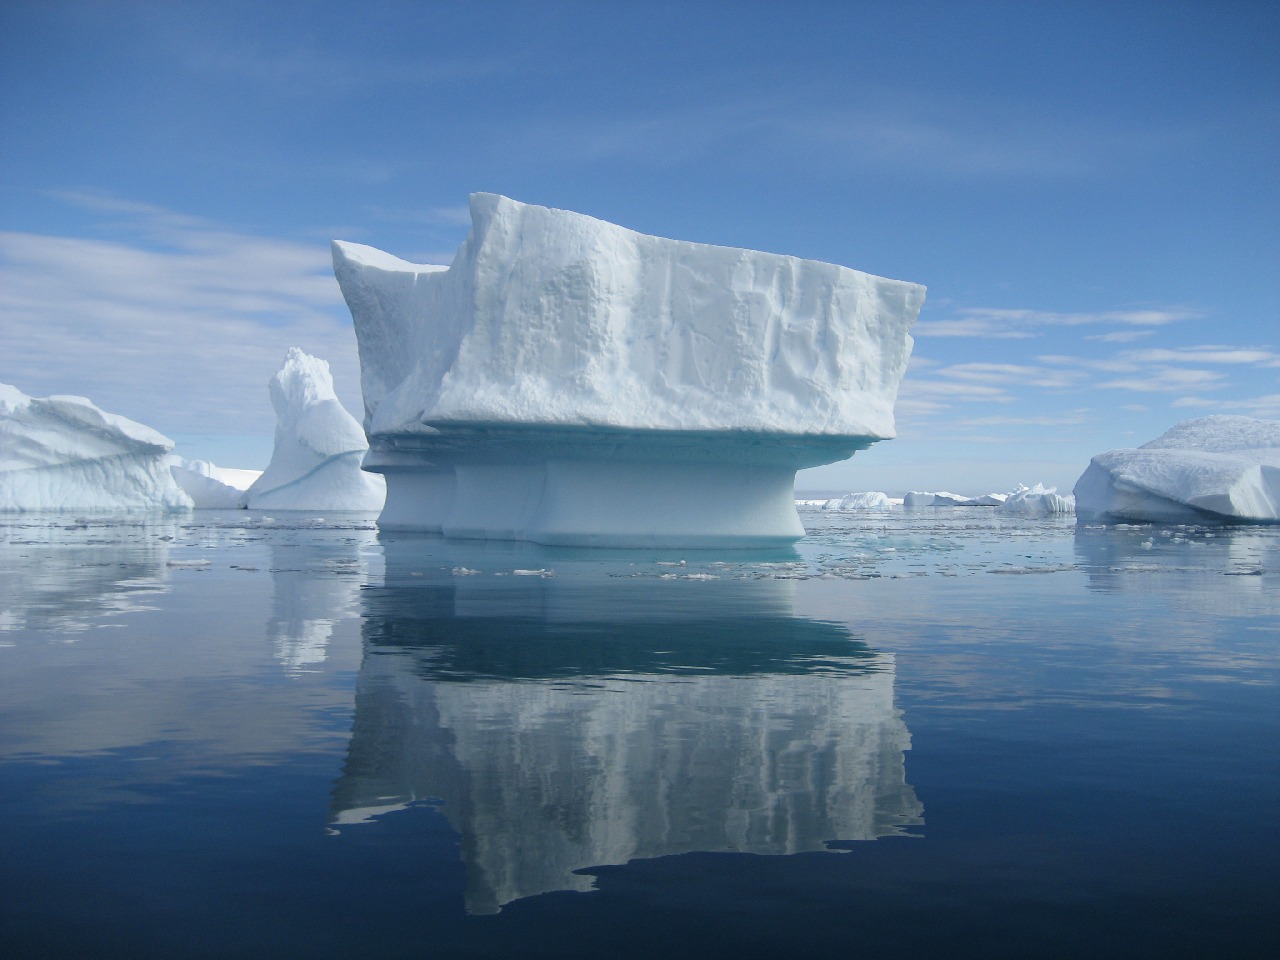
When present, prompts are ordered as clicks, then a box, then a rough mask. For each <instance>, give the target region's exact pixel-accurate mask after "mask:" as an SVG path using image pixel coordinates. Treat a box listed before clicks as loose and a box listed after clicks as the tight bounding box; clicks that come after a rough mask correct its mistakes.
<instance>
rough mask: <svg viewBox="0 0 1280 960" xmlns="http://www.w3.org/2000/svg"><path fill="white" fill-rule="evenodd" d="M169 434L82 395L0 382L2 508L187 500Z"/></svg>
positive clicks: (151, 505)
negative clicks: (171, 458)
mask: <svg viewBox="0 0 1280 960" xmlns="http://www.w3.org/2000/svg"><path fill="white" fill-rule="evenodd" d="M172 450H173V441H172V440H169V439H168V438H167V437H164V436H161V435H160V434H159V433H157V432H156V431H155V430H152V429H151V428H150V427H146V426H143V425H142V424H140V423H136V422H134V421H133V420H129V419H127V418H126V417H121V416H118V415H116V414H113V413H106V412H105V411H103V410H99V409H98V408H97V407H96V406H94V405H93V404H92V403H90V402H89V401H88V400H86V399H85V398H84V397H70V396H55V397H45V398H43V399H40V398H36V397H28V396H27V395H26V394H24V393H23V392H22V391H21V390H18V389H17V388H16V387H12V386H9V385H8V384H0V510H86V511H98V510H101V511H114V510H165V511H178V510H186V509H189V508H190V507H191V498H190V497H188V496H187V495H186V494H185V493H183V492H182V490H181V488H179V486H178V485H177V483H175V482H174V479H173V475H172V474H171V473H170V472H169V465H168V463H167V460H166V458H167V457H168V455H169V453H170V451H172Z"/></svg>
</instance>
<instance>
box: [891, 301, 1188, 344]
mask: <svg viewBox="0 0 1280 960" xmlns="http://www.w3.org/2000/svg"><path fill="white" fill-rule="evenodd" d="M957 314H958V316H956V317H953V318H951V319H947V320H921V321H919V322H917V323H916V325H915V326H914V327H912V328H911V333H912V335H913V336H917V337H984V338H994V339H1003V340H1022V339H1027V338H1030V337H1036V336H1039V335H1040V334H1041V333H1043V332H1044V331H1045V330H1046V329H1049V328H1052V327H1080V326H1087V325H1092V324H1110V325H1113V326H1119V327H1133V328H1138V329H1139V330H1140V331H1142V332H1145V331H1146V330H1147V329H1150V328H1156V327H1162V326H1166V325H1167V324H1171V323H1177V322H1179V321H1182V320H1192V319H1196V318H1198V317H1199V316H1201V314H1200V313H1199V312H1198V311H1196V310H1192V309H1190V308H1187V307H1167V308H1163V309H1144V310H1107V311H1101V312H1096V313H1055V312H1052V311H1048V310H1018V309H1014V310H1007V309H993V308H987V307H970V308H965V309H961V310H958V311H957ZM1122 333H1125V334H1127V333H1128V331H1122ZM1138 335H1142V333H1139V334H1138Z"/></svg>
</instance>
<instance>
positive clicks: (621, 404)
mask: <svg viewBox="0 0 1280 960" xmlns="http://www.w3.org/2000/svg"><path fill="white" fill-rule="evenodd" d="M471 218H472V228H471V233H470V234H469V235H468V237H467V239H466V241H465V242H464V243H463V245H462V247H461V248H460V249H459V251H458V253H457V255H456V256H455V258H454V261H453V264H452V265H451V266H450V267H449V268H447V269H444V268H440V267H431V266H420V265H415V264H411V263H406V262H404V261H402V260H399V259H397V258H395V257H393V256H391V255H389V254H386V253H383V252H381V251H379V250H375V249H373V248H371V247H366V246H362V245H359V244H353V243H344V242H341V241H335V242H334V244H333V259H334V271H335V273H336V275H337V278H338V282H339V284H340V285H341V287H342V292H343V296H344V297H345V298H346V301H347V304H348V305H349V307H350V308H351V313H352V316H353V318H354V320H355V328H356V337H357V341H358V343H359V348H360V365H361V385H362V388H363V392H364V405H365V410H364V426H365V430H366V432H367V434H368V436H369V442H370V452H369V455H368V457H367V458H366V460H365V467H366V469H371V470H376V471H378V472H380V473H383V474H384V475H385V476H386V477H387V483H388V489H387V503H386V507H385V509H384V511H383V514H382V517H381V519H380V523H381V525H382V526H384V527H388V528H401V529H421V530H430V531H437V532H443V533H444V534H445V535H448V536H460V537H479V538H504V539H524V540H533V541H537V542H541V543H548V544H599V545H634V546H699V545H705V546H711V545H751V544H761V543H771V542H780V541H790V540H794V539H796V538H798V537H800V536H802V535H803V533H804V531H803V528H802V527H801V526H800V522H799V519H798V517H797V515H796V512H795V505H794V503H793V500H792V485H793V482H794V478H795V471H796V470H797V469H799V468H802V467H809V466H816V465H818V464H822V463H830V462H832V461H835V460H841V459H844V458H846V457H849V456H851V455H852V454H853V453H854V452H855V451H857V450H861V449H865V448H866V447H867V446H869V445H870V444H871V443H873V442H875V441H876V440H881V439H885V438H888V437H892V436H893V434H894V428H893V405H894V401H895V399H896V396H897V390H898V383H899V381H900V380H901V378H902V375H903V373H904V372H905V370H906V365H907V359H908V357H909V355H910V352H911V346H912V341H911V338H910V336H909V335H908V332H907V331H908V329H909V327H910V326H911V324H912V323H913V322H914V321H915V318H916V316H917V314H918V313H919V311H920V307H921V305H922V304H923V301H924V288H923V287H921V286H918V285H917V284H913V283H905V282H901V281H896V280H886V279H883V278H880V277H874V276H871V275H869V274H865V273H860V272H859V271H856V270H851V269H849V268H846V267H839V266H835V265H832V264H827V263H819V262H816V261H809V260H800V259H796V258H794V257H786V256H779V255H776V254H768V253H760V252H757V251H751V250H739V249H732V248H728V247H717V246H709V245H706V244H698V243H688V242H683V241H675V240H666V239H662V238H659V237H652V236H646V235H644V234H640V233H636V232H634V231H631V230H627V229H624V228H622V227H619V226H615V225H613V224H609V223H605V222H602V221H600V220H595V219H593V218H591V217H587V216H583V215H581V214H577V213H571V212H569V211H565V210H553V209H549V208H546V207H538V206H531V205H525V204H521V203H517V202H515V201H513V200H509V199H507V198H506V197H500V196H494V195H491V194H475V195H473V196H472V197H471Z"/></svg>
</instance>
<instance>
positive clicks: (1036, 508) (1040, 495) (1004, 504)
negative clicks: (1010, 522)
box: [996, 483, 1076, 517]
mask: <svg viewBox="0 0 1280 960" xmlns="http://www.w3.org/2000/svg"><path fill="white" fill-rule="evenodd" d="M1075 512H1076V498H1075V497H1073V496H1071V495H1070V494H1067V495H1066V496H1063V495H1062V494H1060V493H1058V488H1057V487H1046V486H1045V485H1044V484H1042V483H1037V484H1036V485H1035V486H1034V487H1028V486H1024V485H1023V484H1018V489H1017V490H1015V491H1013V492H1012V493H1010V494H1008V495H1007V496H1005V498H1004V499H1003V500H1002V501H1001V502H1000V503H999V504H997V505H996V513H999V514H1006V515H1009V516H1015V517H1047V516H1050V515H1059V514H1070V513H1075Z"/></svg>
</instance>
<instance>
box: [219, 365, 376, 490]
mask: <svg viewBox="0 0 1280 960" xmlns="http://www.w3.org/2000/svg"><path fill="white" fill-rule="evenodd" d="M270 390H271V405H272V406H273V407H274V408H275V411H276V436H275V448H274V449H273V450H272V453H271V463H270V464H268V465H267V469H266V470H264V471H263V473H262V476H260V477H258V479H257V480H255V481H254V482H253V484H252V485H251V486H250V487H249V489H248V490H247V491H246V492H245V494H244V503H245V505H246V506H248V507H249V508H250V509H255V510H378V509H381V507H382V503H383V500H384V499H385V496H386V493H385V483H384V482H383V480H382V478H381V477H378V476H375V475H373V474H370V473H366V472H365V471H364V470H362V469H361V466H360V465H361V461H362V460H363V458H364V455H365V451H366V450H367V449H368V443H367V441H366V440H365V436H364V432H363V431H362V430H361V429H360V424H359V423H357V422H356V420H355V418H354V417H352V416H351V414H349V413H348V412H347V411H346V410H345V409H344V408H343V406H342V404H341V403H340V402H339V401H338V397H337V395H336V394H335V393H334V391H333V377H332V376H331V375H330V373H329V364H328V363H326V362H325V361H323V360H320V359H317V358H316V357H312V356H309V355H308V354H306V353H304V352H302V351H301V350H299V349H298V348H297V347H293V348H291V349H290V350H289V353H288V355H287V356H286V357H285V360H284V363H283V365H282V366H281V367H280V370H279V371H277V373H276V375H275V376H274V377H272V378H271V383H270Z"/></svg>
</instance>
